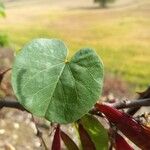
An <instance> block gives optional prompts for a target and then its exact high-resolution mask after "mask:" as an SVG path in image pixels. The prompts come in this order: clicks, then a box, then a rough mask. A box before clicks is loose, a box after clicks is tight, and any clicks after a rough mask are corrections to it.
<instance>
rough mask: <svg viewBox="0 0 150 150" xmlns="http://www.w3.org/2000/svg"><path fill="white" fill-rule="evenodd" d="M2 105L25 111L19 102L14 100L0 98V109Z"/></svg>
mask: <svg viewBox="0 0 150 150" xmlns="http://www.w3.org/2000/svg"><path fill="white" fill-rule="evenodd" d="M3 107H8V108H15V109H19V110H21V111H27V110H26V109H25V108H24V107H23V106H22V105H21V104H20V103H19V102H17V101H14V100H0V109H2V108H3Z"/></svg>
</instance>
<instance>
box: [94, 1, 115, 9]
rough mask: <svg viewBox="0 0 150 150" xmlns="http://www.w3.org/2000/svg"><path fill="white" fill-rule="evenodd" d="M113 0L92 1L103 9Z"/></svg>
mask: <svg viewBox="0 0 150 150" xmlns="http://www.w3.org/2000/svg"><path fill="white" fill-rule="evenodd" d="M114 1H115V0H94V2H96V3H99V4H100V5H101V7H102V8H105V7H106V6H107V3H112V2H114Z"/></svg>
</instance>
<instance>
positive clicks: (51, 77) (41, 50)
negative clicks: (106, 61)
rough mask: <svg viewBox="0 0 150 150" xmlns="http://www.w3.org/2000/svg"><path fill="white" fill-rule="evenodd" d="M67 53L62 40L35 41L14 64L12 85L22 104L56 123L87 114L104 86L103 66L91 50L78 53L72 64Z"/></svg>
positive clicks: (69, 120) (27, 46)
mask: <svg viewBox="0 0 150 150" xmlns="http://www.w3.org/2000/svg"><path fill="white" fill-rule="evenodd" d="M67 53H68V52H67V48H66V46H65V45H64V43H63V42H62V41H60V40H56V39H53V40H49V39H36V40H33V41H32V42H30V43H29V44H27V45H26V46H25V47H24V48H23V49H22V50H21V51H20V52H19V54H18V55H17V56H16V59H15V63H14V65H13V74H12V85H13V89H14V91H15V94H16V96H17V97H18V100H19V101H20V103H21V104H22V105H23V106H24V107H25V108H26V109H27V110H29V111H30V112H32V113H33V114H35V115H38V116H42V117H45V118H46V119H48V120H49V121H52V122H57V123H69V122H73V121H76V120H78V119H79V118H81V116H83V115H84V114H86V113H87V112H88V111H89V110H90V109H91V107H92V106H93V105H94V104H95V102H96V101H97V100H98V99H99V97H100V93H101V91H102V85H103V84H102V83H103V64H102V62H101V60H100V59H99V57H98V56H97V54H96V53H95V52H94V51H93V50H92V49H88V48H85V49H81V50H79V51H78V52H77V53H76V54H75V55H74V56H73V57H72V59H71V60H70V61H68V60H67ZM87 81H88V82H87ZM41 99H42V100H43V101H42V102H41ZM58 110H59V111H58Z"/></svg>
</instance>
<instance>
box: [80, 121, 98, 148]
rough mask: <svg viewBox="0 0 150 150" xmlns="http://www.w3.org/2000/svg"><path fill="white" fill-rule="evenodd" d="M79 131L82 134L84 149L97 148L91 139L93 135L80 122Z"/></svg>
mask: <svg viewBox="0 0 150 150" xmlns="http://www.w3.org/2000/svg"><path fill="white" fill-rule="evenodd" d="M78 131H79V135H80V140H81V145H82V150H96V148H95V145H94V142H93V141H92V140H91V137H90V136H89V134H88V133H87V131H86V130H85V129H84V127H83V126H82V124H80V123H79V124H78Z"/></svg>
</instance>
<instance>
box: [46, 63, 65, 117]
mask: <svg viewBox="0 0 150 150" xmlns="http://www.w3.org/2000/svg"><path fill="white" fill-rule="evenodd" d="M65 66H66V64H65V63H64V66H63V67H62V70H61V71H60V74H59V76H58V79H57V82H56V85H55V87H54V90H53V92H52V94H51V97H50V98H49V99H50V100H49V103H48V105H47V108H46V111H45V113H44V116H45V117H46V114H47V111H48V108H49V105H50V103H51V100H52V96H53V94H54V92H55V89H56V87H57V84H58V82H59V79H60V77H61V75H62V73H63V71H64V68H65Z"/></svg>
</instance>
